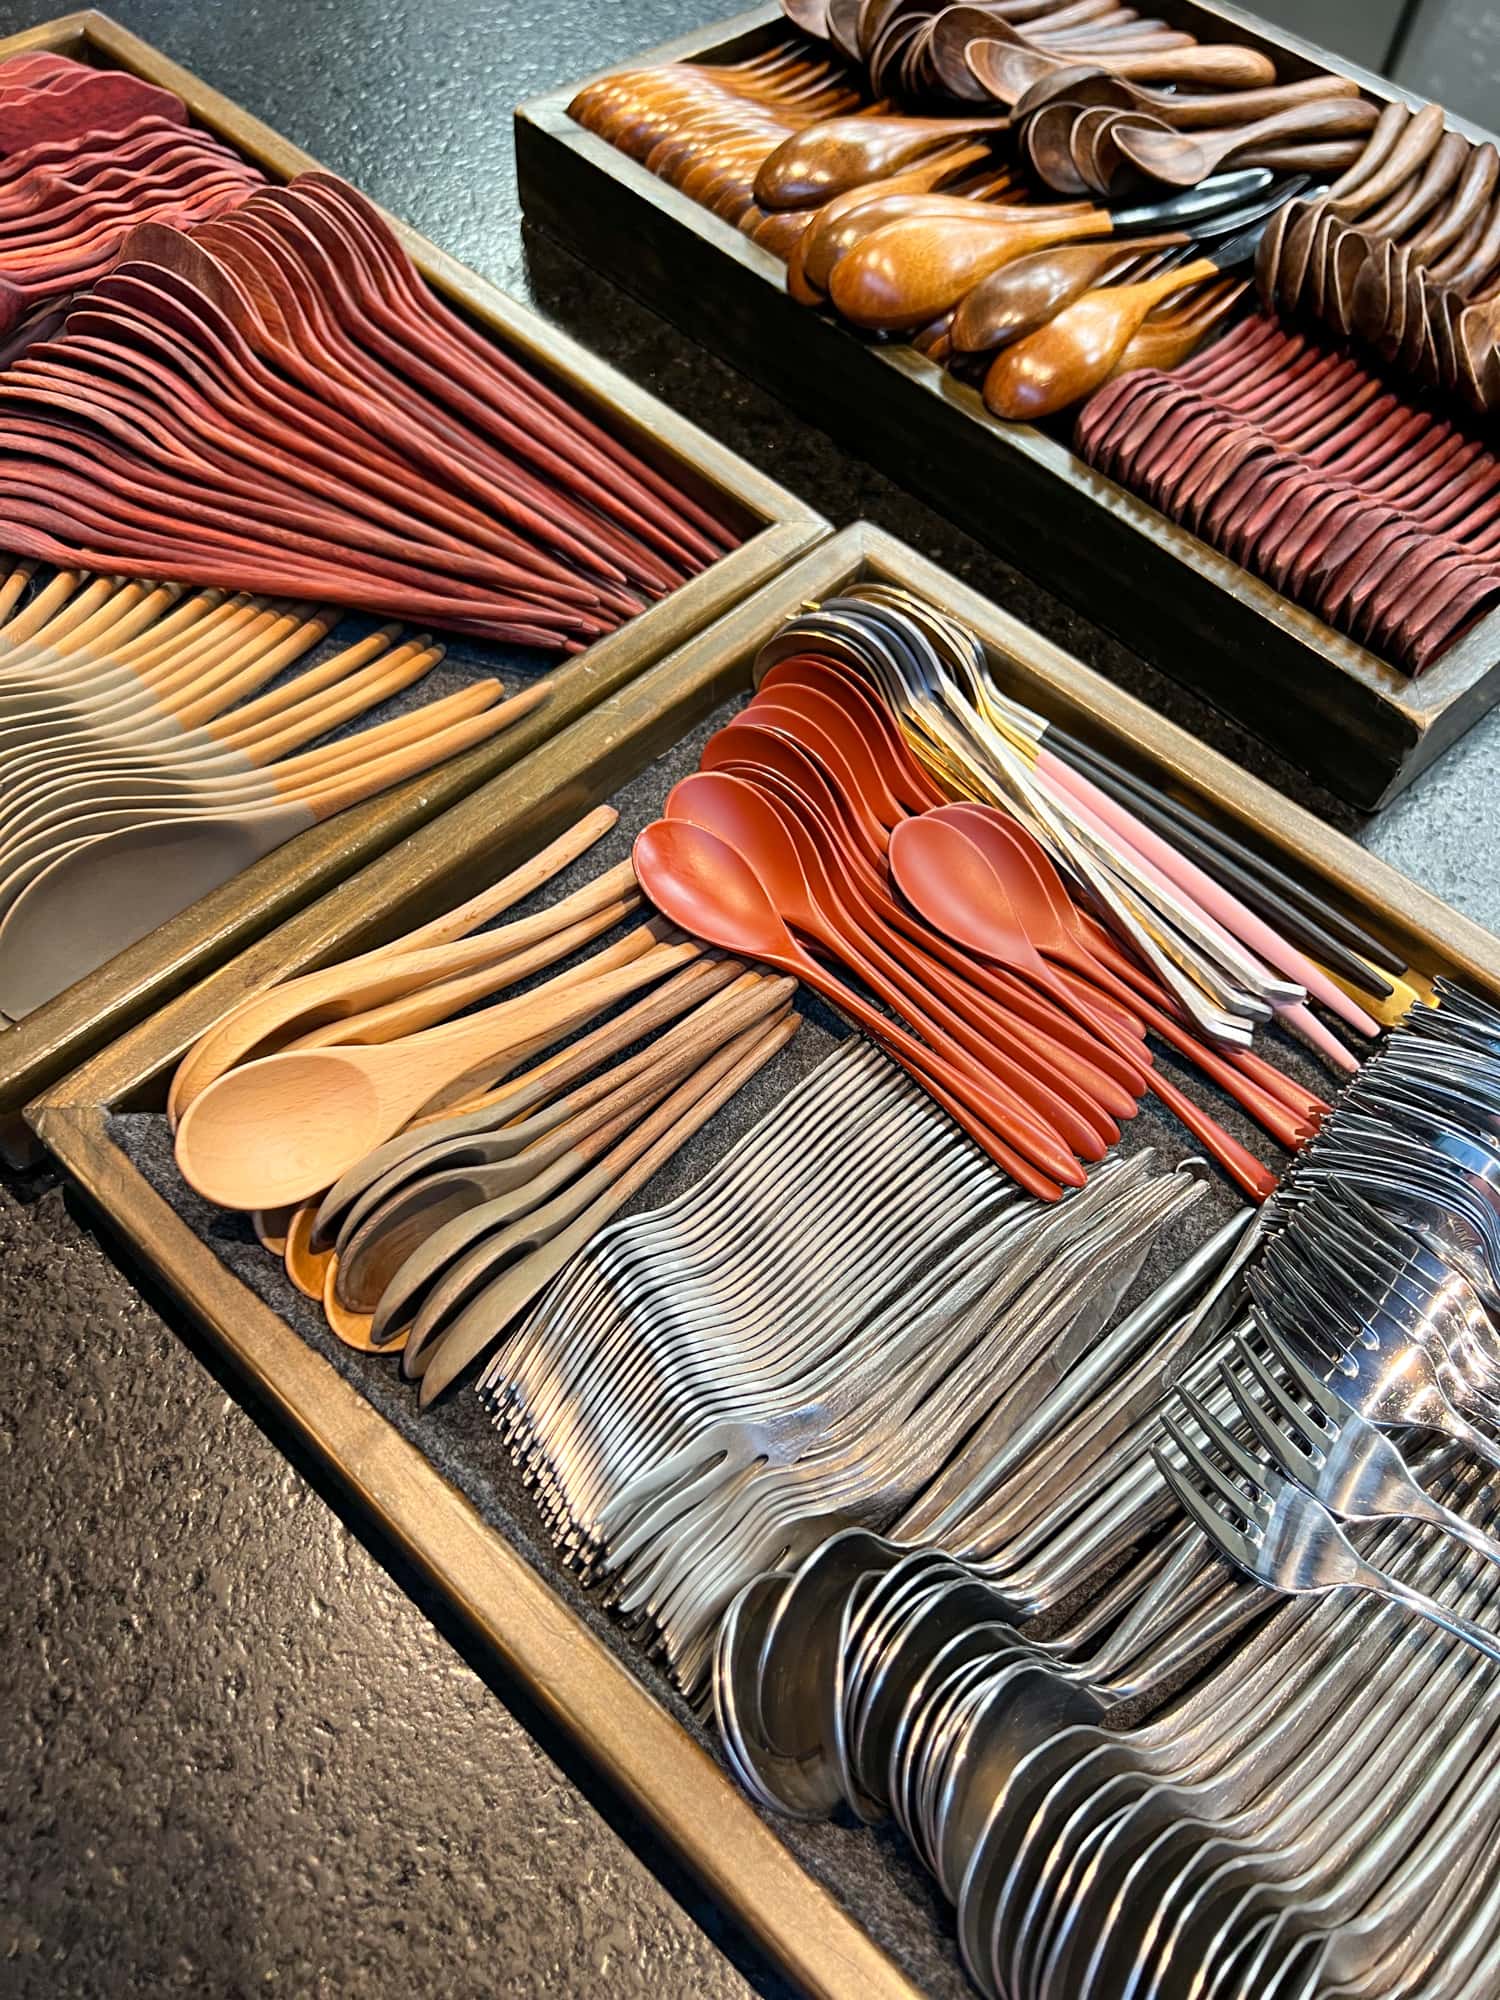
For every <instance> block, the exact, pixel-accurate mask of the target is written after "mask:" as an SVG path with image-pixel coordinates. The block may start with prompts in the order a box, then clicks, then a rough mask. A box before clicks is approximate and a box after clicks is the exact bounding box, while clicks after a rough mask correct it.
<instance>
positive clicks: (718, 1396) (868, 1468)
mask: <svg viewBox="0 0 1500 2000" xmlns="http://www.w3.org/2000/svg"><path fill="white" fill-rule="evenodd" d="M1201 1192H1202V1187H1201V1184H1200V1183H1199V1182H1198V1181H1197V1180H1196V1179H1194V1178H1193V1177H1192V1176H1190V1175H1182V1174H1162V1173H1160V1172H1158V1171H1156V1170H1155V1169H1154V1168H1153V1165H1152V1161H1151V1156H1150V1155H1149V1154H1148V1153H1142V1154H1138V1155H1136V1156H1135V1157H1134V1158H1133V1159H1131V1160H1129V1161H1113V1162H1110V1163H1108V1164H1106V1165H1105V1166H1103V1167H1101V1168H1100V1169H1099V1171H1098V1172H1097V1173H1096V1174H1095V1175H1094V1176H1093V1177H1092V1178H1091V1180H1090V1184H1089V1186H1088V1187H1087V1188H1086V1189H1084V1190H1080V1191H1079V1192H1078V1193H1077V1194H1076V1195H1073V1196H1070V1197H1069V1199H1068V1200H1067V1201H1066V1202H1064V1203H1063V1204H1061V1205H1060V1206H1058V1207H1055V1208H1053V1207H1049V1206H1048V1205H1046V1204H1043V1203H1038V1202H1035V1201H1033V1200H1031V1199H1030V1198H1028V1197H1026V1196H1023V1195H1021V1194H1019V1193H1018V1192H1017V1191H1016V1190H1015V1189H1014V1187H1013V1186H1012V1185H1011V1184H1010V1183H1009V1182H1008V1181H1007V1179H1006V1177H1005V1176H1004V1175H1003V1174H1001V1173H1000V1172H999V1171H998V1169H996V1168H995V1167H994V1166H993V1165H992V1164H991V1163H990V1162H989V1161H988V1160H987V1159H985V1158H984V1156H983V1155H982V1154H981V1153H980V1152H979V1150H978V1148H977V1147H975V1146H973V1145H972V1144H971V1143H970V1141H969V1140H968V1139H966V1138H965V1137H964V1135H963V1134H962V1133H961V1132H959V1131H958V1130H957V1128H956V1127H955V1126H954V1125H953V1124H952V1122H951V1121H950V1120H949V1119H947V1118H946V1117H945V1116H944V1115H943V1113H942V1112H941V1111H940V1110H938V1109H937V1108H936V1107H935V1106H934V1105H933V1104H932V1103H931V1101H930V1100H929V1099H928V1098H927V1097H926V1096H925V1095H924V1094H923V1093H922V1092H921V1091H920V1090H919V1089H918V1088H917V1087H916V1086H915V1085H914V1084H913V1083H911V1082H910V1080H909V1079H907V1078H906V1077H904V1076H903V1075H902V1074H901V1073H900V1072H899V1071H898V1070H897V1069H896V1068H895V1067H894V1065H893V1064H892V1063H891V1062H890V1061H889V1060H888V1059H887V1058H886V1057H885V1056H884V1055H882V1054H881V1053H880V1052H878V1051H877V1050H876V1049H875V1048H874V1047H873V1046H871V1045H870V1044H868V1043H865V1042H863V1041H850V1042H847V1043H845V1044H844V1045H843V1046H842V1047H841V1048H840V1049H839V1050H837V1051H836V1052H835V1053H834V1054H833V1055H832V1056H830V1057H829V1058H828V1059H827V1061H826V1062H825V1063H824V1064H822V1065H821V1067H820V1068H819V1069H818V1070H817V1071H816V1072H815V1073H814V1074H813V1075H812V1076H811V1077H810V1078H808V1079H807V1081H806V1082H805V1083H804V1084H803V1085H802V1086H800V1087H799V1088H798V1089H797V1090H795V1091H793V1092H791V1093H789V1094H788V1095H787V1096H786V1097H785V1098H784V1099H783V1100H782V1101H781V1103H780V1104H779V1105H778V1106H777V1107H776V1108H775V1110H774V1111H772V1112H771V1113H770V1114H769V1115H768V1116H767V1117H766V1118H765V1119H763V1120H762V1121H761V1122H760V1123H759V1124H758V1125H757V1126H756V1127H755V1128H754V1129H753V1130H752V1131H751V1132H749V1133H747V1134H746V1135H745V1136H744V1137H743V1138H742V1139H741V1140H740V1141H739V1142H738V1143H737V1144H736V1145H735V1146H734V1147H733V1148H732V1149H731V1150H730V1151H729V1152H728V1153H727V1154H726V1155H725V1156H724V1157H723V1158H722V1159H721V1160H720V1161H719V1162H718V1163H717V1165H716V1166H715V1167H714V1168H713V1169H712V1170H711V1171H710V1172H708V1173H707V1174H706V1175H704V1177H703V1178H702V1179H701V1180H700V1181H699V1182H698V1183H697V1184H696V1185H695V1186H694V1187H693V1188H692V1189H691V1190H690V1191H689V1192H688V1193H686V1194H684V1195H683V1196H681V1197H679V1198H678V1199H677V1200H675V1201H673V1202H671V1203H669V1204H668V1205H667V1206H665V1207H663V1208H660V1209H656V1210H653V1211H651V1212H649V1213H645V1214H640V1215H634V1216H630V1217H627V1218H625V1219H622V1220H617V1221H616V1222H614V1223H613V1224H612V1225H611V1226H610V1227H609V1228H608V1229H606V1230H604V1231H602V1232H601V1233H600V1234H599V1235H598V1236H596V1237H595V1238H594V1240H593V1241H592V1242H591V1243H590V1245H589V1246H588V1248H587V1250H586V1251H585V1252H584V1253H583V1254H582V1255H581V1256H580V1257H578V1258H577V1259H575V1261H574V1262H573V1264H572V1265H571V1266H570V1268H569V1270H568V1271H567V1272H566V1273H565V1274H564V1276H563V1277H562V1278H561V1279H559V1281H558V1282H557V1283H556V1284H555V1285H554V1286H553V1287H552V1288H551V1289H550V1290H549V1291H548V1292H547V1293H546V1295H545V1296H544V1297H543V1298H542V1300H541V1301H540V1302H539V1304H538V1305H537V1307H536V1308H535V1310H534V1311H533V1313H532V1315H531V1317H530V1319H529V1320H528V1321H527V1322H526V1323H525V1325H524V1326H523V1327H522V1328H521V1330H520V1332H519V1333H517V1334H516V1335H515V1336H514V1337H513V1338H512V1339H511V1340H510V1341H509V1342H508V1343H507V1344H506V1346H505V1347H504V1349H502V1351H501V1352H500V1354H499V1355H498V1357H497V1359H496V1360H495V1361H494V1363H493V1364H492V1365H491V1367H490V1368H489V1370H488V1371H487V1372H486V1374H485V1376H484V1377H483V1379H482V1382H481V1385H480V1387H481V1394H482V1395H483V1396H484V1397H485V1399H486V1401H487V1403H488V1405H489V1408H490V1410H491V1413H492V1415H493V1417H494V1420H495V1422H496V1424H497V1426H498V1427H499V1428H500V1430H501V1431H502V1433H503V1434H504V1435H505V1437H506V1439H507V1441H508V1444H509V1447H510V1449H511V1452H512V1454H513V1456H514V1457H515V1458H516V1459H517V1461H518V1462H519V1463H520V1464H521V1465H522V1466H523V1467H524V1469H525V1470H526V1473H527V1475H528V1477H529V1479H530V1481H531V1483H532V1484H533V1486H534V1488H535V1491H536V1493H537V1496H538V1498H539V1501H540V1503H541V1506H542V1509H543V1512H544V1514H545V1515H546V1517H547V1519H548V1522H549V1525H550V1527H551V1530H552V1533H553V1535H554V1537H555V1538H556V1540H557V1542H558V1544H559V1546H560V1547H561V1548H562V1549H563V1550H564V1551H565V1553H566V1554H567V1556H568V1557H569V1559H570V1560H571V1561H572V1562H573V1563H574V1564H575V1566H576V1567H577V1568H578V1569H579V1570H580V1571H581V1572H583V1573H584V1574H585V1575H586V1576H588V1577H590V1578H594V1579H599V1580H603V1581H605V1582H606V1584H607V1591H608V1595H609V1597H610V1600H611V1601H612V1603H613V1604H614V1606H615V1608H616V1610H617V1611H618V1612H619V1613H620V1614H621V1615H622V1616H623V1617H625V1618H626V1619H628V1620H630V1621H632V1622H634V1623H635V1624H637V1625H638V1627H639V1628H640V1629H641V1630H642V1631H643V1633H645V1635H646V1636H647V1637H648V1639H649V1640H650V1641H651V1642H652V1643H654V1644H657V1645H659V1646H660V1649H661V1651H662V1653H663V1656H664V1658H665V1660H666V1663H667V1665H668V1668H669V1670H670V1672H671V1673H672V1674H673V1676H674V1678H675V1679H676V1680H677V1681H678V1682H679V1684H680V1685H682V1686H683V1687H685V1688H687V1689H690V1690H691V1689H696V1688H697V1687H698V1686H700V1685H701V1683H702V1680H703V1678H704V1675H705V1674H706V1672H707V1669H708V1665H709V1661H710V1656H711V1650H712V1645H713V1636H714V1631H715V1627H716V1625H717V1622H718V1619H719V1617H720V1615H721V1613H722V1611H723V1609H724V1607H725V1606H726V1605H727V1604H728V1602H729V1601H730V1599H731V1598H732V1597H733V1596H734V1594H735V1593H736V1591H738V1590H739V1589H740V1587H741V1586H742V1585H743V1584H744V1583H745V1582H747V1581H748V1580H749V1579H750V1578H753V1577H754V1576H755V1575H757V1574H758V1573H759V1572H761V1571H763V1570H766V1569H770V1568H774V1567H776V1566H777V1565H778V1564H781V1563H785V1562H787V1561H795V1560H797V1558H798V1557H799V1556H800V1555H801V1554H803V1553H804V1552H806V1551H807V1550H809V1549H811V1548H814V1547H815V1546H816V1545H817V1544H818V1543H820V1542H821V1541H823V1540H824V1539H825V1538H826V1537H827V1536H828V1534H829V1533H830V1532H832V1531H834V1530H836V1529H838V1528H840V1527H842V1526H845V1525H847V1524H849V1523H854V1522H861V1523H867V1524H870V1525H872V1526H876V1527H884V1526H887V1525H888V1524H889V1523H890V1522H892V1521H893V1520H895V1519H896V1518H897V1517H898V1516H900V1515H901V1513H902V1511H903V1509H904V1508H906V1507H907V1506H908V1505H909V1503H910V1502H911V1501H912V1500H914V1499H915V1498H916V1497H917V1496H918V1495H920V1494H921V1493H922V1492H923V1491H924V1489H926V1488H928V1487H929V1486H930V1484H931V1482H932V1480H933V1479H934V1477H935V1476H936V1475H937V1474H939V1473H940V1472H942V1470H943V1469H944V1468H945V1467H946V1466H948V1465H949V1464H950V1462H953V1463H956V1464H958V1465H959V1466H964V1465H966V1464H967V1463H968V1457H967V1453H966V1450H965V1445H966V1440H967V1439H968V1438H969V1437H970V1436H971V1434H972V1433H973V1432H974V1429H975V1427H976V1425H977V1426H979V1427H980V1429H981V1431H983V1429H984V1428H985V1427H986V1426H987V1425H988V1424H989V1423H991V1422H992V1421H994V1420H995V1417H996V1413H997V1412H1000V1411H1005V1410H1007V1409H1010V1408H1017V1409H1018V1408H1019V1405H1017V1404H1013V1403H1012V1402H1011V1400H1010V1397H1011V1385H1012V1381H1013V1368H1014V1356H1015V1355H1016V1353H1017V1352H1018V1351H1019V1350H1020V1349H1021V1348H1022V1347H1024V1348H1025V1350H1026V1351H1027V1352H1031V1351H1035V1353H1036V1354H1037V1355H1038V1356H1039V1357H1040V1359H1039V1372H1038V1374H1037V1375H1036V1376H1035V1378H1034V1379H1035V1381H1036V1382H1037V1383H1038V1384H1040V1382H1041V1381H1042V1374H1041V1372H1040V1370H1042V1369H1045V1368H1046V1367H1048V1366H1050V1367H1051V1368H1053V1369H1054V1370H1055V1371H1056V1373H1057V1374H1058V1375H1059V1376H1063V1377H1065V1375H1066V1371H1067V1369H1068V1368H1069V1367H1070V1366H1071V1364H1072V1362H1073V1361H1074V1360H1075V1359H1076V1358H1077V1351H1079V1350H1081V1349H1082V1348H1083V1347H1086V1346H1087V1344H1088V1341H1089V1339H1090V1337H1091V1335H1092V1332H1093V1331H1094V1330H1095V1329H1096V1328H1097V1326H1098V1325H1099V1324H1100V1323H1101V1319H1102V1318H1105V1317H1107V1316H1108V1312H1109V1310H1111V1309H1112V1306H1113V1304H1114V1303H1115V1302H1117V1301H1118V1299H1119V1297H1120V1296H1122V1295H1123V1293H1124V1291H1126V1290H1127V1289H1128V1288H1129V1286H1130V1284H1131V1283H1132V1282H1133V1280H1134V1278H1135V1277H1136V1275H1137V1273H1138V1271H1139V1269H1140V1267H1141V1264H1142V1262H1143V1260H1144V1258H1145V1256H1146V1253H1147V1251H1148V1249H1149V1248H1150V1246H1151V1244H1152V1242H1153V1241H1154V1239H1155V1238H1156V1236H1157V1235H1158V1234H1159V1232H1160V1231H1161V1229H1162V1228H1164V1227H1166V1226H1167V1225H1168V1224H1169V1223H1170V1222H1171V1221H1172V1220H1173V1219H1175V1218H1176V1217H1177V1216H1179V1215H1181V1214H1183V1213H1185V1212H1186V1210H1187V1209H1188V1208H1190V1207H1191V1205H1192V1204H1193V1203H1194V1201H1195V1200H1196V1199H1197V1198H1198V1196H1199V1195H1200V1194H1201ZM1059 1269H1066V1270H1067V1271H1068V1272H1069V1273H1071V1274H1072V1275H1070V1276H1069V1277H1068V1278H1067V1279H1066V1280H1065V1281H1064V1282H1063V1283H1062V1284H1061V1285H1060V1284H1059V1282H1058V1275H1057V1274H1058V1271H1059ZM1069 1341H1071V1342H1072V1347H1071V1348H1068V1349H1067V1351H1064V1349H1065V1348H1067V1343H1068V1342H1069ZM961 1483H966V1482H961ZM976 1509H977V1511H978V1512H979V1513H980V1515H981V1516H982V1509H978V1508H977V1503H976Z"/></svg>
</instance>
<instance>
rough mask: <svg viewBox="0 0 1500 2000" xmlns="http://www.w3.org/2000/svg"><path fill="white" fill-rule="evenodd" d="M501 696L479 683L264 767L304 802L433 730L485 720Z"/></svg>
mask: <svg viewBox="0 0 1500 2000" xmlns="http://www.w3.org/2000/svg"><path fill="white" fill-rule="evenodd" d="M503 692H504V690H503V689H502V688H501V686H500V683H499V681H475V682H474V683H473V684H472V686H470V687H465V688H459V689H457V690H456V691H455V692H454V693H453V694H449V695H444V696H443V697H442V699H441V700H439V701H431V702H427V703H424V704H423V705H422V706H421V707H419V708H414V709H412V710H411V711H410V712H409V713H407V714H405V715H393V716H392V717H391V719H390V721H389V722H378V723H375V724H373V725H372V726H371V727H370V728H369V729H363V730H360V731H358V732H357V733H356V734H355V735H353V736H343V737H340V738H339V739H338V741H337V742H334V743H325V744H323V745H321V746H320V747H319V748H316V749H313V750H304V751H303V752H301V753H300V754H299V755H298V756H296V757H286V758H283V759H281V760H280V761H279V762H277V763H273V764H271V765H269V766H264V767H262V768H264V769H266V770H267V772H268V775H269V776H270V777H271V778H272V779H273V781H274V782H275V783H276V785H277V788H278V790H279V791H280V793H281V795H282V797H283V798H292V797H296V798H305V797H306V796H307V794H308V793H309V792H315V791H321V790H322V789H323V787H324V786H325V785H328V784H331V783H332V782H333V780H334V779H335V778H341V777H343V776H345V775H346V774H347V773H348V772H350V771H356V770H358V769H359V768H360V766H361V765H363V764H365V763H367V762H369V760H370V759H371V758H373V757H377V756H379V757H386V756H389V755H390V754H391V753H392V752H393V751H396V750H403V749H405V748H406V746H407V745H408V744H410V743H419V742H421V741H422V740H423V739H424V738H425V737H428V736H430V735H431V734H432V732H433V731H434V730H435V729H446V728H447V727H448V725H449V724H450V723H454V722H463V721H466V720H467V719H468V718H469V717H470V716H472V715H487V714H488V713H489V712H490V710H491V709H492V708H493V707H494V704H495V700H496V698H497V697H498V696H499V695H500V694H501V693H503Z"/></svg>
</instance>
